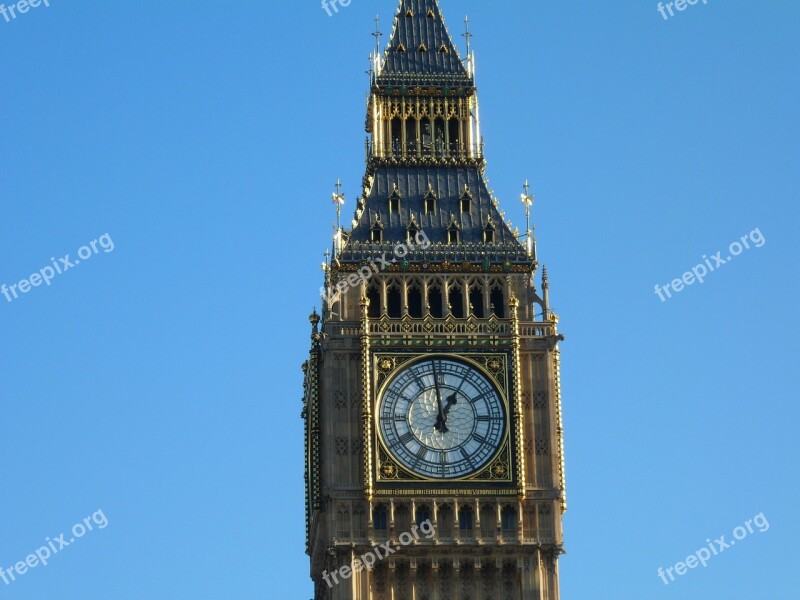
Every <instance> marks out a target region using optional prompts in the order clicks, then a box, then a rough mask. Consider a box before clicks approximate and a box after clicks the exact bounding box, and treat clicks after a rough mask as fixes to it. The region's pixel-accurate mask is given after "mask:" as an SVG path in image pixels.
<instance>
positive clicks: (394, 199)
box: [389, 184, 400, 214]
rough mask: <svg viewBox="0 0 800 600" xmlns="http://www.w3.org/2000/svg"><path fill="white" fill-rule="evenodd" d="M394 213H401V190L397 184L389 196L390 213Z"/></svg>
mask: <svg viewBox="0 0 800 600" xmlns="http://www.w3.org/2000/svg"><path fill="white" fill-rule="evenodd" d="M392 213H394V214H399V213H400V190H399V189H398V188H397V184H395V186H394V191H392V194H391V196H389V214H392Z"/></svg>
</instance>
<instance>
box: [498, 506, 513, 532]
mask: <svg viewBox="0 0 800 600" xmlns="http://www.w3.org/2000/svg"><path fill="white" fill-rule="evenodd" d="M500 523H501V529H502V532H503V538H505V539H506V540H509V539H514V538H516V537H517V511H516V510H514V507H513V506H505V507H503V510H502V512H501V513H500Z"/></svg>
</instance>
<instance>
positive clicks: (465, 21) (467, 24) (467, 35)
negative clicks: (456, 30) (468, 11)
mask: <svg viewBox="0 0 800 600" xmlns="http://www.w3.org/2000/svg"><path fill="white" fill-rule="evenodd" d="M464 28H465V31H464V33H462V34H461V35H462V36H463V37H465V38H467V58H469V48H470V40H471V39H472V34H471V33H470V32H469V15H467V16H466V17H464Z"/></svg>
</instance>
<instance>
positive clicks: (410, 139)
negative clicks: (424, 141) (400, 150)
mask: <svg viewBox="0 0 800 600" xmlns="http://www.w3.org/2000/svg"><path fill="white" fill-rule="evenodd" d="M406 146H407V147H408V151H409V152H412V153H415V152H416V151H417V121H416V120H414V119H406Z"/></svg>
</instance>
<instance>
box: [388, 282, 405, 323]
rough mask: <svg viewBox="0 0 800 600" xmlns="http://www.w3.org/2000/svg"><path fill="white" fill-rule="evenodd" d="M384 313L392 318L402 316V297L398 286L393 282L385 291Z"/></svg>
mask: <svg viewBox="0 0 800 600" xmlns="http://www.w3.org/2000/svg"><path fill="white" fill-rule="evenodd" d="M386 313H387V314H388V315H389V317H390V318H392V319H399V318H400V317H402V316H403V297H402V294H401V292H400V286H399V285H397V284H396V283H393V284H392V285H391V286H390V287H389V289H388V290H387V292H386Z"/></svg>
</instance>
